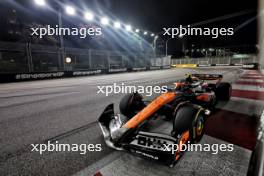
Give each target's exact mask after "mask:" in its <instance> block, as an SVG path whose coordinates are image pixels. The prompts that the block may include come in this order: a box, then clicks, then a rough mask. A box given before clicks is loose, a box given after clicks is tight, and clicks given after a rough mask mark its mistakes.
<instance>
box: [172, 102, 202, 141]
mask: <svg viewBox="0 0 264 176" xmlns="http://www.w3.org/2000/svg"><path fill="white" fill-rule="evenodd" d="M204 126H205V115H204V111H203V109H202V108H201V107H199V106H196V105H193V104H189V103H188V104H184V105H182V106H180V107H179V109H178V110H177V112H176V114H175V117H174V124H173V131H172V136H177V135H181V134H184V133H185V132H186V131H189V140H190V142H191V143H197V142H199V141H200V140H201V139H202V137H203V135H204Z"/></svg>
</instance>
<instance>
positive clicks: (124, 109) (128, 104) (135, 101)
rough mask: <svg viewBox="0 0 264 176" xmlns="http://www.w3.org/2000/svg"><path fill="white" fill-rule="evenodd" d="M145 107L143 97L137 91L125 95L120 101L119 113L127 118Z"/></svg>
mask: <svg viewBox="0 0 264 176" xmlns="http://www.w3.org/2000/svg"><path fill="white" fill-rule="evenodd" d="M144 107H145V104H144V102H143V97H142V95H140V94H139V93H137V92H136V93H130V94H127V95H125V96H124V97H123V98H122V99H121V101H120V103H119V110H120V112H121V114H123V115H125V116H126V117H128V118H132V117H133V116H134V115H135V114H136V113H137V112H138V111H140V110H142V109H143V108H144Z"/></svg>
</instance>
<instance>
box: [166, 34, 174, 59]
mask: <svg viewBox="0 0 264 176" xmlns="http://www.w3.org/2000/svg"><path fill="white" fill-rule="evenodd" d="M171 39H173V38H169V39H168V40H166V57H167V56H168V42H169V41H170V40H171Z"/></svg>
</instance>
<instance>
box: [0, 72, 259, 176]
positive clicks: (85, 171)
mask: <svg viewBox="0 0 264 176" xmlns="http://www.w3.org/2000/svg"><path fill="white" fill-rule="evenodd" d="M194 72H199V73H220V74H224V80H226V81H229V82H231V83H235V82H236V81H237V80H238V79H239V75H240V74H241V73H242V72H243V71H242V70H241V69H239V68H238V67H231V68H225V67H217V68H216V67H215V68H195V69H193V70H192V69H170V70H157V71H148V72H134V73H122V74H110V75H99V76H90V77H78V78H67V79H54V80H43V81H32V82H20V83H8V84H1V85H0V129H1V130H0V173H1V174H0V175H73V174H76V175H94V174H95V173H96V172H97V174H98V175H100V174H101V175H103V176H105V175H109V176H111V175H117V176H119V175H157V176H158V175H245V174H246V171H247V166H248V162H249V158H250V154H251V150H252V147H253V146H254V134H255V131H254V130H255V128H256V126H255V123H254V120H252V117H255V116H258V114H259V113H260V109H261V108H262V100H252V102H251V104H252V106H251V107H249V108H248V109H247V108H242V110H241V109H239V108H238V102H239V103H241V102H242V103H241V106H240V108H241V107H246V104H248V101H249V99H236V97H234V100H233V101H232V102H231V103H230V105H228V106H227V105H226V104H224V103H222V104H221V103H220V104H219V105H218V107H219V108H220V109H222V110H221V112H219V113H218V115H216V116H215V118H216V121H217V120H218V121H220V122H219V123H223V124H225V122H221V120H223V119H222V117H224V116H226V114H225V113H229V114H230V113H234V114H232V117H235V116H236V115H237V113H241V111H243V112H245V113H243V112H242V114H243V115H244V116H246V117H245V119H247V118H249V121H247V120H245V123H246V124H247V123H248V122H250V125H248V126H246V127H244V126H243V124H241V125H240V126H239V124H238V126H239V127H241V128H243V129H244V128H248V129H246V131H247V132H246V133H245V134H243V135H248V137H246V138H247V139H248V140H246V141H244V142H243V141H242V142H241V141H240V140H239V139H237V138H236V136H234V137H233V138H232V136H231V137H229V135H228V134H226V133H230V132H231V133H232V131H233V130H235V129H233V128H232V127H230V128H229V126H230V124H229V125H226V126H223V127H219V124H215V121H214V120H211V122H210V121H209V124H210V127H208V133H207V134H206V135H205V137H204V138H203V140H202V143H234V144H235V147H234V151H233V152H231V153H230V152H229V153H228V152H227V153H226V152H223V153H219V154H216V155H213V154H211V153H205V152H188V153H186V154H185V155H184V156H183V158H182V159H181V160H180V161H179V163H178V164H177V165H176V166H175V167H174V168H168V167H167V166H162V165H160V164H157V163H154V162H153V161H149V160H145V159H142V158H139V157H136V156H132V155H131V154H127V153H124V152H116V151H114V150H112V149H109V148H108V147H107V146H106V145H105V143H104V140H103V138H102V134H101V131H100V128H99V126H98V124H97V122H96V121H97V119H98V117H99V116H100V114H101V113H102V111H103V109H104V108H105V106H107V105H108V104H109V103H115V104H116V105H118V103H119V101H120V99H121V98H122V95H120V94H110V95H108V96H106V95H105V94H102V93H97V92H98V90H99V89H98V87H97V86H102V85H113V83H117V84H121V83H124V84H125V85H143V86H149V85H150V86H153V85H167V84H170V83H172V82H173V81H175V80H177V79H181V78H184V75H185V74H186V73H194ZM145 97H146V96H145ZM146 98H150V97H146ZM243 101H246V102H244V103H243ZM232 103H233V104H232ZM252 108H254V111H252ZM115 109H116V111H117V112H118V106H115ZM230 109H232V110H233V111H232V112H230ZM223 111H224V112H223ZM251 112H253V113H251ZM218 116H221V117H220V118H218ZM239 117H240V115H239ZM228 120H230V119H228ZM232 123H233V124H232V125H231V126H233V125H234V124H236V123H237V122H236V120H234V121H233V122H232ZM215 125H216V126H218V128H217V129H219V131H217V130H215V129H214V126H215ZM165 128H166V127H165ZM221 129H224V130H222V131H221ZM240 131H242V130H240ZM222 133H223V135H221V134H222ZM237 135H241V134H237ZM250 139H252V140H250ZM47 141H51V142H55V141H58V142H59V143H69V144H102V151H98V152H96V151H94V152H87V153H86V154H85V155H82V154H80V153H79V152H44V153H43V154H42V155H40V154H39V153H38V152H32V151H31V150H32V146H31V144H42V143H47Z"/></svg>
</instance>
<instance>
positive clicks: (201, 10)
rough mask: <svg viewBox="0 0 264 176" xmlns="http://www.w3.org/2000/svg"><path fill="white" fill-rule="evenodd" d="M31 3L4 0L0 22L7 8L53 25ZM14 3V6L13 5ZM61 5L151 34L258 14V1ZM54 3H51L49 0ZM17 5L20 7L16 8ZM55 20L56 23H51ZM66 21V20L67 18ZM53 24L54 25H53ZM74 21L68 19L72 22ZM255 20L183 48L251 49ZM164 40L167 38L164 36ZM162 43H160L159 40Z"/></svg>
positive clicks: (88, 0) (102, 0)
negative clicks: (230, 33) (227, 33)
mask: <svg viewBox="0 0 264 176" xmlns="http://www.w3.org/2000/svg"><path fill="white" fill-rule="evenodd" d="M32 1H33V0H8V1H7V0H4V1H1V2H0V5H1V6H2V7H0V8H2V9H1V10H0V14H1V16H2V17H1V20H4V17H5V14H6V12H7V9H8V8H6V7H7V6H8V7H12V8H14V9H16V10H18V11H19V10H20V15H21V16H20V18H22V19H23V20H25V21H38V22H40V23H53V22H55V23H56V18H55V17H56V16H54V14H53V13H47V11H46V10H43V9H36V7H35V6H34V4H33V3H32ZM14 2H18V3H16V5H14V4H15V3H14ZM63 2H64V3H63V4H66V3H72V4H74V5H75V6H78V7H79V9H81V10H85V9H90V10H92V11H93V12H94V13H95V14H99V15H100V16H103V15H106V16H109V17H111V19H113V20H114V19H119V20H120V21H122V22H124V23H129V24H131V25H132V26H135V27H136V28H140V29H144V30H148V31H153V32H155V33H157V32H160V31H162V28H163V27H177V26H178V25H180V24H182V25H187V24H192V23H196V22H200V21H204V20H208V19H211V18H215V17H219V16H223V15H227V14H232V13H236V12H240V11H245V10H249V11H250V12H249V13H248V14H246V15H242V16H239V17H235V18H230V19H228V20H223V21H219V22H215V23H210V24H208V25H204V26H201V27H226V28H228V27H236V26H238V25H241V24H242V23H244V22H245V21H247V20H248V19H251V18H254V17H255V16H256V13H257V0H218V1H216V0H72V1H69V0H64V1H63ZM48 3H49V4H53V3H54V2H53V1H52V0H49V1H48ZM18 4H20V6H19V5H18ZM54 20H55V21H54ZM67 20H69V19H67ZM52 21H53V22H52ZM74 22H76V20H72V21H70V20H69V23H74ZM69 25H70V24H69ZM256 38H257V20H253V21H252V22H251V23H249V24H248V25H246V26H245V27H243V28H242V29H240V30H238V31H237V32H236V33H235V35H234V36H232V37H229V38H219V39H208V38H204V37H202V38H201V37H188V38H185V39H184V40H185V43H186V48H190V46H191V45H192V44H193V45H195V46H197V48H202V47H226V46H230V47H235V46H238V45H240V46H242V45H250V46H254V45H255V44H256V43H257V39H256ZM162 39H163V40H166V39H167V38H166V37H165V38H164V37H163V38H162ZM161 42H162V41H161ZM171 45H172V47H170V51H176V50H179V49H177V48H179V45H180V44H179V41H177V40H174V41H171Z"/></svg>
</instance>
